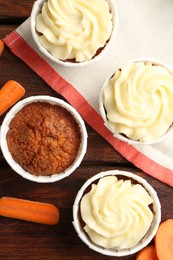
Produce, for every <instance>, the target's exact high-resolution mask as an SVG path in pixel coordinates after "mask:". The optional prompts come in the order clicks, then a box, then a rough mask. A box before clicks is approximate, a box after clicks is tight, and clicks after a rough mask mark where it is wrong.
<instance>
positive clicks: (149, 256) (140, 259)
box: [136, 245, 158, 260]
mask: <svg viewBox="0 0 173 260" xmlns="http://www.w3.org/2000/svg"><path fill="white" fill-rule="evenodd" d="M136 260H158V257H157V254H156V248H155V246H154V245H149V246H147V247H144V248H143V249H142V250H141V251H140V252H139V253H138V254H137V256H136Z"/></svg>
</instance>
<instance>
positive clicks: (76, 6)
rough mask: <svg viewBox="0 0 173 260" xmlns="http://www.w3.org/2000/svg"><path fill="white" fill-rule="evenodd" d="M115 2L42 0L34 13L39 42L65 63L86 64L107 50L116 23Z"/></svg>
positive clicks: (56, 58) (34, 7) (49, 53)
mask: <svg viewBox="0 0 173 260" xmlns="http://www.w3.org/2000/svg"><path fill="white" fill-rule="evenodd" d="M117 16H118V15H117V8H116V7H115V1H112V0H110V1H106V0H88V1H86V0H85V1H83V0H80V1H77V0H67V1H64V0H59V1H57V0H47V1H44V0H40V1H36V2H35V3H34V6H33V9H32V13H31V30H32V34H33V37H34V39H35V41H36V43H37V44H38V45H39V46H40V47H41V48H40V50H41V51H43V52H44V54H46V55H47V56H48V57H49V58H51V59H53V60H54V61H57V62H60V63H61V64H63V63H64V62H65V64H64V65H70V64H71V65H72V66H73V65H74V64H75V63H76V64H79V63H80V64H81V63H82V64H85V62H86V61H91V60H93V59H95V57H97V56H100V54H102V52H103V51H104V49H107V47H108V46H109V44H110V42H111V38H113V36H114V34H115V31H116V28H117V25H118V17H117Z"/></svg>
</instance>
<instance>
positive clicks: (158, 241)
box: [154, 219, 173, 260]
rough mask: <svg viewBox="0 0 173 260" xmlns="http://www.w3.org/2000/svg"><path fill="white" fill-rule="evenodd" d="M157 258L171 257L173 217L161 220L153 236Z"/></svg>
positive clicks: (163, 259)
mask: <svg viewBox="0 0 173 260" xmlns="http://www.w3.org/2000/svg"><path fill="white" fill-rule="evenodd" d="M154 241H155V246H156V252H157V256H158V258H159V260H172V259H173V219H168V220H165V221H163V222H162V223H161V224H160V225H159V228H158V230H157V233H156V235H155V238H154Z"/></svg>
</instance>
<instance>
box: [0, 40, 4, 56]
mask: <svg viewBox="0 0 173 260" xmlns="http://www.w3.org/2000/svg"><path fill="white" fill-rule="evenodd" d="M3 50H4V43H3V41H2V40H0V56H1V54H2V52H3Z"/></svg>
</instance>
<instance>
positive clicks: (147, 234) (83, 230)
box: [73, 170, 161, 256]
mask: <svg viewBox="0 0 173 260" xmlns="http://www.w3.org/2000/svg"><path fill="white" fill-rule="evenodd" d="M73 217H74V222H73V223H74V227H75V229H76V231H77V232H78V234H79V236H80V238H81V239H82V240H83V241H84V242H85V243H86V244H87V245H89V247H91V248H92V249H94V250H95V251H98V252H100V253H103V254H106V255H114V256H123V255H128V254H133V253H135V252H137V251H139V250H140V249H141V248H142V247H145V246H146V245H147V244H148V243H149V242H150V241H151V239H152V238H153V236H154V235H155V233H156V231H157V228H158V225H159V222H160V217H161V213H160V203H159V200H158V198H157V195H156V192H155V191H154V190H153V188H152V187H151V186H150V185H149V184H148V183H147V182H146V181H145V180H144V179H142V178H140V177H138V176H136V175H134V174H132V173H129V172H123V171H116V170H115V171H107V172H102V173H100V174H97V175H96V176H94V177H93V178H91V179H90V180H89V181H87V182H86V183H85V184H84V185H83V187H82V188H81V190H80V191H79V193H78V194H77V197H76V200H75V203H74V208H73Z"/></svg>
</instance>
